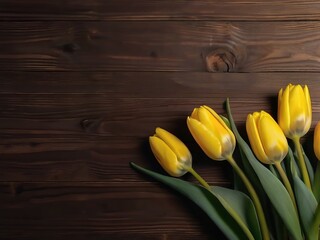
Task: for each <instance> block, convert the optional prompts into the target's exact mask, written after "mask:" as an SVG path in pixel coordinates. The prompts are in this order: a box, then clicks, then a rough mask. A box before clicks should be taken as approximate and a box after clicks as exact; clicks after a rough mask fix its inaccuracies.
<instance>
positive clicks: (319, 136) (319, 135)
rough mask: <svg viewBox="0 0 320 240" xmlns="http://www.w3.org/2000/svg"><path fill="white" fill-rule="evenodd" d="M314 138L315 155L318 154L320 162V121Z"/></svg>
mask: <svg viewBox="0 0 320 240" xmlns="http://www.w3.org/2000/svg"><path fill="white" fill-rule="evenodd" d="M313 138H314V139H313V149H314V153H315V154H316V157H317V158H318V160H320V121H319V122H318V123H317V125H316V128H315V129H314V136H313Z"/></svg>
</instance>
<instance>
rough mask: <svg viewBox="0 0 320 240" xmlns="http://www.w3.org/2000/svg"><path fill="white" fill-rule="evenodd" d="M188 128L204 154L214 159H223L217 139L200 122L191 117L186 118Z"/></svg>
mask: <svg viewBox="0 0 320 240" xmlns="http://www.w3.org/2000/svg"><path fill="white" fill-rule="evenodd" d="M187 125H188V128H189V130H190V132H191V134H192V136H193V138H194V139H195V140H196V142H197V143H198V145H199V146H200V147H201V149H202V150H203V151H204V152H205V154H206V155H207V156H208V157H210V158H212V159H214V160H223V159H224V158H223V157H222V156H221V144H220V142H219V140H218V139H217V138H216V137H215V136H214V135H213V134H212V132H210V131H209V130H208V128H207V127H206V126H204V125H203V124H202V123H201V122H199V121H198V120H196V119H193V118H191V117H188V119H187Z"/></svg>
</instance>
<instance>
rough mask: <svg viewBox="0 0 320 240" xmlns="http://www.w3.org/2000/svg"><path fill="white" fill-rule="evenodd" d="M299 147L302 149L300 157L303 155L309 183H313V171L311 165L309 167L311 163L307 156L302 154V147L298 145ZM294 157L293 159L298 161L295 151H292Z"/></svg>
mask: <svg viewBox="0 0 320 240" xmlns="http://www.w3.org/2000/svg"><path fill="white" fill-rule="evenodd" d="M300 147H301V149H302V155H303V158H304V161H305V163H306V167H307V170H308V174H309V178H310V181H311V182H313V180H314V170H313V167H312V165H311V162H310V160H309V158H308V156H307V155H306V153H305V152H304V149H303V146H302V144H301V143H300ZM294 157H295V159H298V153H297V149H294Z"/></svg>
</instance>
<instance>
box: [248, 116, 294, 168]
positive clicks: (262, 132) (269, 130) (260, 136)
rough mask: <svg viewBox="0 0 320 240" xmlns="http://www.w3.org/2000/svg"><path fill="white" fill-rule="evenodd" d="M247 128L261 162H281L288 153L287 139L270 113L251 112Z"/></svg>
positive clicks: (253, 147) (253, 148) (251, 142)
mask: <svg viewBox="0 0 320 240" xmlns="http://www.w3.org/2000/svg"><path fill="white" fill-rule="evenodd" d="M246 129H247V134H248V137H249V141H250V144H251V147H252V150H253V152H254V153H255V155H256V157H257V158H258V159H259V160H260V161H261V162H263V163H265V164H273V163H275V162H281V161H282V160H283V159H284V157H285V156H286V155H287V153H288V142H287V139H286V137H285V135H284V133H283V132H282V130H281V128H280V126H279V125H278V124H277V122H276V121H275V120H274V119H273V118H272V117H271V115H270V114H268V113H266V112H264V111H261V112H255V113H253V114H249V115H248V117H247V121H246Z"/></svg>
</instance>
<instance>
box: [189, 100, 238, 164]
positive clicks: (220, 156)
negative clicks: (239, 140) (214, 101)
mask: <svg viewBox="0 0 320 240" xmlns="http://www.w3.org/2000/svg"><path fill="white" fill-rule="evenodd" d="M187 124H188V128H189V130H190V132H191V134H192V136H193V138H194V139H195V140H196V142H197V143H198V144H199V146H200V147H201V148H202V150H203V151H204V152H205V154H206V155H207V156H208V157H210V158H211V159H214V160H224V159H226V158H228V157H230V156H231V155H232V153H233V151H234V148H235V146H236V140H235V137H234V134H233V132H232V131H231V130H230V129H229V127H228V126H227V125H226V124H225V122H224V121H223V120H222V119H221V117H220V116H219V115H218V114H217V113H216V112H215V111H214V110H213V109H211V108H210V107H208V106H201V107H200V108H195V109H194V110H193V112H192V114H191V116H190V117H188V119H187Z"/></svg>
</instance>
